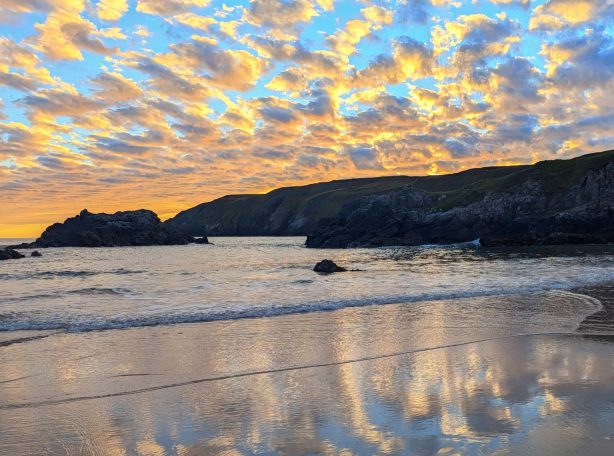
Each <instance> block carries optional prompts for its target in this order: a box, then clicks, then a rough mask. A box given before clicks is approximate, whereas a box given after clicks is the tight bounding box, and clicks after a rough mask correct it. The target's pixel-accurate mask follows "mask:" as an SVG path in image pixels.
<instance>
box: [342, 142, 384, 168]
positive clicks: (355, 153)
mask: <svg viewBox="0 0 614 456" xmlns="http://www.w3.org/2000/svg"><path fill="white" fill-rule="evenodd" d="M347 154H348V155H349V157H350V160H351V161H352V163H353V164H354V166H355V167H356V169H361V170H365V169H368V170H382V169H384V167H383V165H382V163H381V162H380V160H379V157H378V154H377V151H376V150H375V149H373V148H371V147H368V146H355V147H350V148H349V149H348V150H347Z"/></svg>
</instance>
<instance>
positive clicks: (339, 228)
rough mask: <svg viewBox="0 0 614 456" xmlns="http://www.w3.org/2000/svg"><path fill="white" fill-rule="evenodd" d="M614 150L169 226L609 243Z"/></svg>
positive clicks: (333, 236) (314, 242)
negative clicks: (571, 158)
mask: <svg viewBox="0 0 614 456" xmlns="http://www.w3.org/2000/svg"><path fill="white" fill-rule="evenodd" d="M613 173H614V151H608V152H602V153H598V154H590V155H585V156H582V157H578V158H576V159H573V160H552V161H544V162H540V163H536V164H535V165H532V166H531V165H526V166H525V165H522V166H501V167H489V168H479V169H471V170H467V171H464V172H460V173H456V174H449V175H442V176H421V177H410V176H393V177H381V178H373V179H351V180H343V181H333V182H325V183H319V184H312V185H306V186H302V187H288V188H280V189H277V190H274V191H272V192H270V193H268V194H266V195H232V196H226V197H224V198H220V199H218V200H215V201H212V202H210V203H204V204H200V205H198V206H196V207H194V208H192V209H188V210H186V211H184V212H181V213H180V214H178V215H177V216H176V217H174V218H173V219H171V220H169V221H167V222H166V224H168V225H169V226H170V227H173V228H175V229H177V230H179V231H181V232H184V233H186V234H191V235H198V233H202V232H206V233H208V234H211V235H219V236H286V235H287V236H296V235H305V236H307V243H306V245H307V246H308V247H331V248H332V247H358V246H366V247H373V246H383V245H417V244H428V243H455V242H465V241H472V240H475V239H478V238H479V239H481V242H482V244H483V245H489V246H505V245H530V244H563V243H565V244H567V243H606V242H614V228H613V226H614V179H613Z"/></svg>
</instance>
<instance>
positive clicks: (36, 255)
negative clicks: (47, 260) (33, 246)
mask: <svg viewBox="0 0 614 456" xmlns="http://www.w3.org/2000/svg"><path fill="white" fill-rule="evenodd" d="M30 256H33V257H42V256H43V254H42V253H40V252H39V251H38V250H35V251H34V252H32V253H31V254H30Z"/></svg>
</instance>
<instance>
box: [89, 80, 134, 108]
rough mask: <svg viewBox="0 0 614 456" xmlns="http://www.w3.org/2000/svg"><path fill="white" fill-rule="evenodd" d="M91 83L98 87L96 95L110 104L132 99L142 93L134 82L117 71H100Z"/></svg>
mask: <svg viewBox="0 0 614 456" xmlns="http://www.w3.org/2000/svg"><path fill="white" fill-rule="evenodd" d="M92 83H94V84H95V85H96V86H97V87H98V88H99V90H98V91H97V92H96V96H97V97H98V98H100V99H102V100H104V101H105V102H107V103H110V104H114V103H121V102H126V101H130V100H134V99H136V98H138V97H140V96H141V95H142V93H143V91H142V89H141V88H140V87H139V86H138V84H137V83H136V82H134V81H132V80H130V79H128V78H126V77H124V76H122V75H121V74H119V73H112V72H109V73H100V74H99V75H98V76H96V77H95V78H93V79H92Z"/></svg>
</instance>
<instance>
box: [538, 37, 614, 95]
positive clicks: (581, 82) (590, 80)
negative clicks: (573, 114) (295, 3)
mask: <svg viewBox="0 0 614 456" xmlns="http://www.w3.org/2000/svg"><path fill="white" fill-rule="evenodd" d="M542 52H543V54H544V55H545V56H546V57H547V58H548V60H549V75H550V76H551V77H552V78H553V79H554V81H555V84H557V85H558V86H562V87H565V86H582V87H587V88H590V87H591V86H594V85H601V84H605V83H607V82H609V81H611V80H612V79H613V78H614V39H613V38H612V37H611V36H610V35H608V34H606V33H604V32H593V31H591V32H589V33H587V34H585V35H583V36H581V37H579V38H571V39H564V40H562V41H559V42H556V43H554V44H553V45H551V46H544V47H543V49H542Z"/></svg>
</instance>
